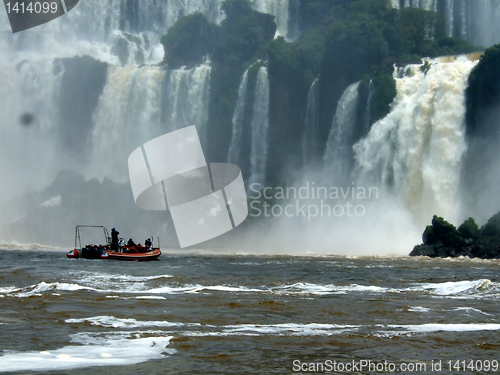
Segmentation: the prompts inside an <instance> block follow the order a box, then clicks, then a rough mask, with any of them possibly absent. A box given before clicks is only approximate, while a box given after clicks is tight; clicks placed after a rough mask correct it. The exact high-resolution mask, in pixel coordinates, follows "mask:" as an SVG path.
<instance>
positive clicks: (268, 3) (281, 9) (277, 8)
mask: <svg viewBox="0 0 500 375" xmlns="http://www.w3.org/2000/svg"><path fill="white" fill-rule="evenodd" d="M252 4H253V7H254V9H255V10H257V11H259V12H261V13H268V14H271V15H273V16H274V17H275V22H276V25H277V26H278V28H277V30H276V35H277V36H278V35H281V36H283V37H285V38H287V37H288V13H289V0H253V1H252Z"/></svg>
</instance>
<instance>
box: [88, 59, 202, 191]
mask: <svg viewBox="0 0 500 375" xmlns="http://www.w3.org/2000/svg"><path fill="white" fill-rule="evenodd" d="M210 70H211V68H210V65H209V64H208V63H205V64H203V65H201V66H199V67H196V68H193V69H186V68H181V69H178V70H172V71H170V72H166V71H162V70H161V69H160V68H158V67H153V66H152V67H142V68H137V67H133V66H127V67H116V66H111V67H110V68H109V71H108V81H107V83H106V86H105V88H104V91H103V94H102V95H101V98H100V101H99V104H98V107H97V109H96V112H95V115H94V122H95V127H94V131H93V133H92V145H91V146H90V147H91V148H92V150H93V156H94V159H93V162H92V164H91V165H90V167H89V168H88V170H87V177H98V178H103V177H109V178H112V179H113V180H115V181H125V180H126V179H127V178H128V172H127V164H126V162H125V161H126V160H127V158H128V156H129V154H130V153H131V152H132V151H133V150H134V149H136V148H137V147H138V145H140V144H143V143H144V142H147V141H149V140H151V139H153V138H155V137H158V136H160V135H162V134H164V133H167V132H170V131H173V130H177V129H180V128H183V127H186V126H190V125H196V126H197V129H198V132H199V134H200V138H201V139H202V142H203V141H204V140H205V136H206V129H205V125H206V122H207V117H208V113H207V108H208V92H209V80H210Z"/></svg>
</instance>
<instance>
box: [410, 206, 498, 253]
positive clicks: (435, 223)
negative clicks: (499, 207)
mask: <svg viewBox="0 0 500 375" xmlns="http://www.w3.org/2000/svg"><path fill="white" fill-rule="evenodd" d="M422 242H423V244H422V245H417V246H415V248H414V249H413V251H412V252H411V253H410V256H422V255H425V256H430V257H456V256H468V257H471V258H476V257H478V258H500V212H499V213H497V214H496V215H495V216H493V217H492V218H491V219H490V220H489V221H488V223H487V224H486V225H484V226H483V227H481V229H479V227H478V225H477V224H476V221H475V220H474V219H473V218H468V219H467V220H465V221H464V222H463V223H462V225H460V226H459V227H458V230H457V229H456V228H455V227H454V226H453V225H452V224H450V223H448V222H447V221H446V220H444V219H443V218H442V217H438V216H434V217H433V219H432V226H427V227H426V228H425V231H424V233H423V234H422Z"/></svg>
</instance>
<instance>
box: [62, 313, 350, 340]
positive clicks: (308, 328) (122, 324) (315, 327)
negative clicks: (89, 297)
mask: <svg viewBox="0 0 500 375" xmlns="http://www.w3.org/2000/svg"><path fill="white" fill-rule="evenodd" d="M65 322H66V323H68V324H79V323H90V324H91V325H94V326H100V327H104V328H122V329H133V328H146V327H156V328H178V327H183V328H186V327H190V328H195V329H196V330H186V331H183V332H182V335H186V336H255V335H291V336H296V335H299V336H318V335H321V336H329V335H334V334H341V333H344V332H347V331H353V330H357V329H358V328H359V327H360V326H357V325H339V324H320V323H306V324H300V323H282V324H234V325H222V326H216V325H211V324H201V323H178V322H168V321H154V320H151V321H138V320H136V319H133V318H130V319H127V318H117V317H114V316H95V317H91V318H82V319H66V320H65Z"/></svg>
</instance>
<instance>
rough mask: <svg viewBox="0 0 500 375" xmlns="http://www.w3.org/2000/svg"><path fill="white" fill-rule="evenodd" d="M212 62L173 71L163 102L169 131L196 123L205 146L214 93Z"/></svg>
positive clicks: (165, 124)
mask: <svg viewBox="0 0 500 375" xmlns="http://www.w3.org/2000/svg"><path fill="white" fill-rule="evenodd" d="M210 72H211V66H210V62H209V61H207V62H205V63H204V64H202V65H200V66H198V67H195V68H192V69H186V67H182V68H180V69H177V70H172V71H170V75H169V80H168V82H167V85H166V92H165V99H164V104H163V116H162V117H163V120H162V121H163V123H164V127H165V129H166V130H167V131H173V130H177V129H180V128H184V127H186V126H191V125H196V128H197V130H198V134H199V136H200V140H201V143H202V145H203V146H205V145H206V137H207V134H206V128H205V125H206V122H207V120H208V101H209V94H210Z"/></svg>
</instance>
